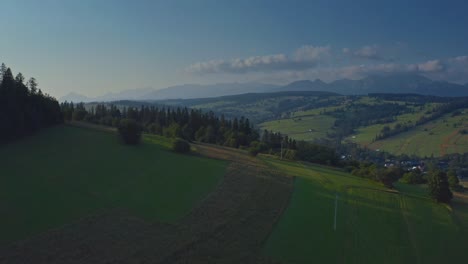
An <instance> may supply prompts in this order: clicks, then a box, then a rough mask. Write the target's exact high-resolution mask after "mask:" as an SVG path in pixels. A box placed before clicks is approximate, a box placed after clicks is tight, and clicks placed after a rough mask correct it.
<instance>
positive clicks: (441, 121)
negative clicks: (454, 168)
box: [369, 109, 468, 156]
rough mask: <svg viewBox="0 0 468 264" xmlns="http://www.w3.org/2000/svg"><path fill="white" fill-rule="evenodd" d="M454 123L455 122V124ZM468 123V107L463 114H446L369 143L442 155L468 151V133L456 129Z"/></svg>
mask: <svg viewBox="0 0 468 264" xmlns="http://www.w3.org/2000/svg"><path fill="white" fill-rule="evenodd" d="M454 124H457V125H456V127H454ZM467 127H468V110H466V109H465V114H463V115H459V116H455V117H452V116H451V115H450V114H447V115H445V116H443V117H441V118H438V119H436V120H434V121H431V122H429V123H427V124H425V125H422V126H418V127H415V128H413V129H411V130H409V131H407V132H404V133H401V134H398V135H396V136H393V137H390V138H387V139H384V140H379V141H377V142H374V143H373V144H370V145H369V147H370V148H372V149H377V148H380V149H382V150H385V151H388V152H390V153H393V154H403V153H405V154H415V155H419V156H431V155H432V154H433V155H434V156H443V155H444V154H451V153H465V152H467V151H468V135H461V134H460V133H458V131H459V130H460V129H463V128H467Z"/></svg>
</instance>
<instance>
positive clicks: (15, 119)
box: [0, 64, 63, 143]
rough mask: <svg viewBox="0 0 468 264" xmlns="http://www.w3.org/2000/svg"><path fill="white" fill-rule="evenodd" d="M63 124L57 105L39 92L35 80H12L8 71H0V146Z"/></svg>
mask: <svg viewBox="0 0 468 264" xmlns="http://www.w3.org/2000/svg"><path fill="white" fill-rule="evenodd" d="M61 122H63V118H62V114H61V111H60V105H59V103H58V102H57V100H55V98H53V97H52V96H50V95H48V94H44V93H42V91H41V89H38V85H37V81H36V79H35V78H30V79H29V80H28V81H27V82H26V81H25V77H24V76H23V74H21V73H18V74H17V75H16V77H13V73H12V71H11V69H10V68H8V67H6V66H5V64H2V66H1V68H0V124H1V129H0V143H5V142H8V141H11V140H13V139H15V138H20V137H22V136H25V135H29V134H32V133H34V132H35V131H37V130H39V129H40V128H43V127H47V126H51V125H54V124H58V123H61Z"/></svg>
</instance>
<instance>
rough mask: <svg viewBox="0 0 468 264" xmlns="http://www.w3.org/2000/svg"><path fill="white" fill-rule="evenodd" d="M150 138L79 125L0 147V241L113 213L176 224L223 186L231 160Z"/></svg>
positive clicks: (156, 137) (158, 138) (52, 130)
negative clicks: (125, 139)
mask: <svg viewBox="0 0 468 264" xmlns="http://www.w3.org/2000/svg"><path fill="white" fill-rule="evenodd" d="M169 145H170V141H168V140H167V139H165V138H161V137H158V136H145V138H144V140H143V143H142V144H140V145H139V146H126V145H123V144H120V143H119V142H118V140H117V137H116V135H115V134H114V133H111V132H103V131H98V130H92V129H85V128H77V127H71V126H65V125H63V126H58V127H54V128H49V129H44V130H42V131H40V132H39V133H38V134H36V135H34V136H31V137H27V138H24V139H21V140H19V141H17V142H14V143H11V144H8V145H5V146H1V147H0V169H1V173H0V209H1V212H2V214H1V217H0V244H1V243H8V242H11V241H14V240H18V239H23V238H26V237H28V236H30V235H34V234H37V233H40V232H43V231H45V230H47V229H50V228H54V227H58V226H61V225H64V224H66V223H69V222H71V221H75V220H77V219H79V218H80V217H83V216H86V215H89V214H93V213H97V212H100V211H102V210H105V209H108V208H115V207H118V208H126V209H128V210H130V211H131V212H133V213H134V214H135V215H137V216H140V217H142V218H144V219H146V220H148V221H152V220H158V221H167V222H171V221H174V220H177V219H179V218H181V217H182V216H184V215H185V214H187V213H188V212H189V210H190V209H191V208H192V207H193V206H195V205H196V204H197V203H199V202H200V201H201V199H203V197H205V196H206V195H207V194H208V193H209V192H210V191H211V190H212V189H214V188H215V186H216V185H217V183H218V182H219V181H220V179H221V177H222V175H223V174H224V171H225V167H226V163H225V162H223V161H218V160H212V159H207V158H203V157H198V156H195V155H180V154H176V153H174V152H172V151H170V150H169V149H168V148H167V146H169Z"/></svg>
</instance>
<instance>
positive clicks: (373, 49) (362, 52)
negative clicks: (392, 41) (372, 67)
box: [353, 45, 384, 60]
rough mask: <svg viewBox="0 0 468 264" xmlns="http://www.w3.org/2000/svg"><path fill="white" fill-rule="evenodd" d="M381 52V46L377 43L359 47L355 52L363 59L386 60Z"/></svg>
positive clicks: (355, 54)
mask: <svg viewBox="0 0 468 264" xmlns="http://www.w3.org/2000/svg"><path fill="white" fill-rule="evenodd" d="M379 53H380V52H379V47H378V46H377V45H372V46H364V47H362V48H360V49H357V50H356V51H354V53H353V54H354V56H356V57H358V58H363V59H370V60H384V58H383V57H382V56H381V55H380V54H379Z"/></svg>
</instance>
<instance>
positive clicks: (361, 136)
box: [348, 103, 438, 146]
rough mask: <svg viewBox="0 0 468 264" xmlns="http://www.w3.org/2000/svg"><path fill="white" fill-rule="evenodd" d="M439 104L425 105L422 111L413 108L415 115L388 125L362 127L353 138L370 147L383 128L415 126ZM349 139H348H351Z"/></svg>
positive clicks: (404, 115)
mask: <svg viewBox="0 0 468 264" xmlns="http://www.w3.org/2000/svg"><path fill="white" fill-rule="evenodd" d="M437 105H438V104H436V103H428V104H426V105H424V107H423V108H422V109H419V108H418V107H413V109H414V111H415V112H414V113H408V114H402V115H399V116H397V117H396V121H395V122H392V123H388V124H376V125H370V126H366V127H361V128H359V129H357V131H356V133H355V134H354V135H353V136H355V138H353V141H354V142H357V143H359V144H362V145H366V146H367V145H369V144H370V143H372V141H373V140H374V139H375V137H376V135H377V134H379V133H380V131H381V130H382V128H383V127H384V126H388V127H391V128H393V127H394V126H395V125H396V124H397V123H400V124H405V123H410V124H414V123H415V122H416V121H418V120H419V119H420V118H421V117H422V116H427V114H425V112H426V111H428V110H432V109H433V108H434V107H435V106H437ZM350 138H351V137H350ZM350 138H348V139H350Z"/></svg>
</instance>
